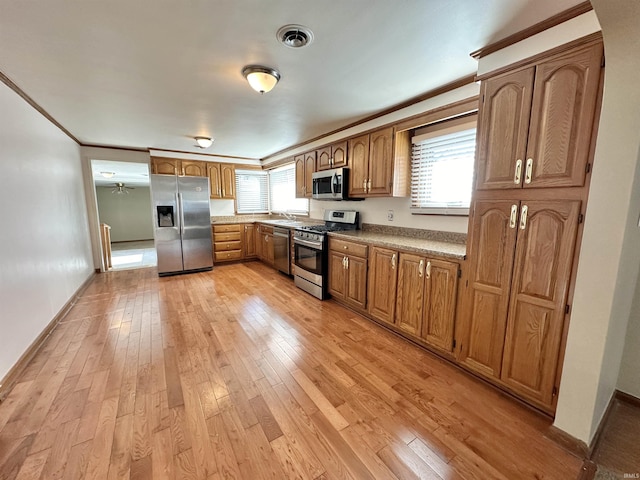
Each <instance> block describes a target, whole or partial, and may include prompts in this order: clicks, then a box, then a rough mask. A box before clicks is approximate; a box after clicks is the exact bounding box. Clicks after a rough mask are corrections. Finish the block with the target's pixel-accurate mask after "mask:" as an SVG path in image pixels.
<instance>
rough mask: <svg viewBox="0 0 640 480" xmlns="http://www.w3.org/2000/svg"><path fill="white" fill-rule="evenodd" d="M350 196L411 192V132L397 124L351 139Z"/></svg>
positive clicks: (389, 194)
mask: <svg viewBox="0 0 640 480" xmlns="http://www.w3.org/2000/svg"><path fill="white" fill-rule="evenodd" d="M348 158H349V169H350V179H349V196H350V197H354V198H364V197H388V196H394V197H396V196H407V195H408V194H409V181H408V176H409V159H410V141H409V132H408V131H406V132H397V133H394V130H393V127H387V128H383V129H380V130H375V131H373V132H370V133H367V134H365V135H360V136H358V137H355V138H352V139H350V140H349V143H348Z"/></svg>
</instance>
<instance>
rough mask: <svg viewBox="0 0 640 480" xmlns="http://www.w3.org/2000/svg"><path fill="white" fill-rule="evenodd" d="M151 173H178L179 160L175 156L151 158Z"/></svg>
mask: <svg viewBox="0 0 640 480" xmlns="http://www.w3.org/2000/svg"><path fill="white" fill-rule="evenodd" d="M151 173H155V174H159V175H178V173H180V160H178V159H175V158H152V159H151Z"/></svg>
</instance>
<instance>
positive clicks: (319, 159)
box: [316, 141, 347, 171]
mask: <svg viewBox="0 0 640 480" xmlns="http://www.w3.org/2000/svg"><path fill="white" fill-rule="evenodd" d="M346 166H347V142H346V141H344V142H340V143H336V144H334V145H329V146H326V147H324V148H321V149H319V150H316V171H320V170H329V169H331V168H340V167H346Z"/></svg>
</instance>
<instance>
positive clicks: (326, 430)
mask: <svg viewBox="0 0 640 480" xmlns="http://www.w3.org/2000/svg"><path fill="white" fill-rule="evenodd" d="M549 424H550V421H549V420H548V419H546V418H545V417H542V416H540V415H538V414H536V413H534V412H532V411H530V410H528V409H527V408H525V407H523V406H521V405H520V404H518V403H516V402H515V401H513V400H512V399H510V398H508V397H506V396H504V395H503V394H501V393H499V392H498V391H497V390H495V389H493V388H491V387H489V386H487V385H485V384H483V383H482V382H480V381H479V380H476V379H474V378H472V377H471V376H469V375H468V374H466V373H464V372H461V371H460V370H458V369H457V368H455V367H453V366H451V365H449V364H448V363H446V362H445V361H443V360H440V359H438V358H437V357H435V356H433V355H431V354H429V353H427V352H425V351H423V350H421V349H420V348H418V347H416V346H413V345H411V344H409V343H407V342H406V341H404V340H402V339H400V338H398V337H396V336H394V335H393V334H391V333H389V332H387V331H386V330H384V329H383V328H381V327H378V326H376V325H375V324H373V323H371V322H370V321H368V320H366V319H364V318H362V317H360V316H358V315H357V314H354V313H353V312H351V311H349V310H347V309H345V308H342V307H341V306H339V305H337V304H336V303H334V302H332V301H325V302H321V301H319V300H316V299H315V298H313V297H311V296H309V295H307V294H305V293H304V292H302V291H301V290H298V289H296V288H295V287H294V285H293V282H292V281H291V280H289V279H287V278H285V277H283V276H282V275H281V274H279V273H276V272H274V271H273V270H271V269H270V268H268V267H266V266H264V265H262V264H260V263H257V262H252V263H246V264H237V265H226V266H220V267H215V268H214V270H213V271H212V272H206V273H198V274H190V275H182V276H175V277H165V278H158V277H157V275H156V271H155V269H138V270H128V271H120V272H110V273H106V274H101V275H98V276H97V277H96V278H95V280H94V281H93V283H92V284H91V285H90V286H89V288H88V289H87V290H86V291H85V293H84V295H83V296H82V297H81V299H80V301H79V302H78V303H77V304H76V305H75V306H74V308H73V309H72V310H71V312H70V313H69V315H68V316H67V317H66V318H65V319H64V321H63V322H62V323H61V324H60V325H59V326H58V327H57V328H56V330H55V331H54V332H53V334H52V335H51V336H50V338H49V339H48V341H47V343H46V344H45V346H44V348H43V349H42V350H41V351H40V352H39V353H38V355H37V356H36V357H35V359H34V360H33V362H32V363H31V364H30V365H29V367H28V368H27V370H26V371H25V372H24V375H23V376H22V378H21V380H20V381H19V383H18V384H17V385H16V386H15V388H14V389H13V390H12V392H11V393H10V394H9V395H8V397H7V399H6V400H5V401H4V402H3V403H2V404H0V478H1V479H3V480H4V479H13V478H19V479H36V478H47V479H49V478H65V479H66V478H69V479H73V478H95V479H111V478H148V479H151V478H153V479H154V480H157V479H163V478H180V479H192V478H193V479H229V478H237V479H250V480H253V479H261V478H272V479H285V478H309V479H316V478H317V479H340V478H352V479H358V480H359V479H387V478H388V479H394V478H398V479H412V478H428V479H439V478H442V479H468V480H471V479H483V480H484V479H508V480H513V479H563V480H564V479H575V478H577V476H578V473H579V471H580V467H581V461H580V460H579V459H578V458H576V457H574V456H572V455H570V454H568V453H566V452H565V451H563V450H562V449H561V448H560V447H558V446H557V445H556V444H555V443H553V442H552V441H551V440H549V439H547V438H546V437H545V436H544V433H545V431H546V429H547V428H548V426H549Z"/></svg>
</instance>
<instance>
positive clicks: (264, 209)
mask: <svg viewBox="0 0 640 480" xmlns="http://www.w3.org/2000/svg"><path fill="white" fill-rule="evenodd" d="M267 178H268V177H267V172H263V171H261V170H236V211H237V212H238V213H268V212H269V186H268V179H267Z"/></svg>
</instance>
